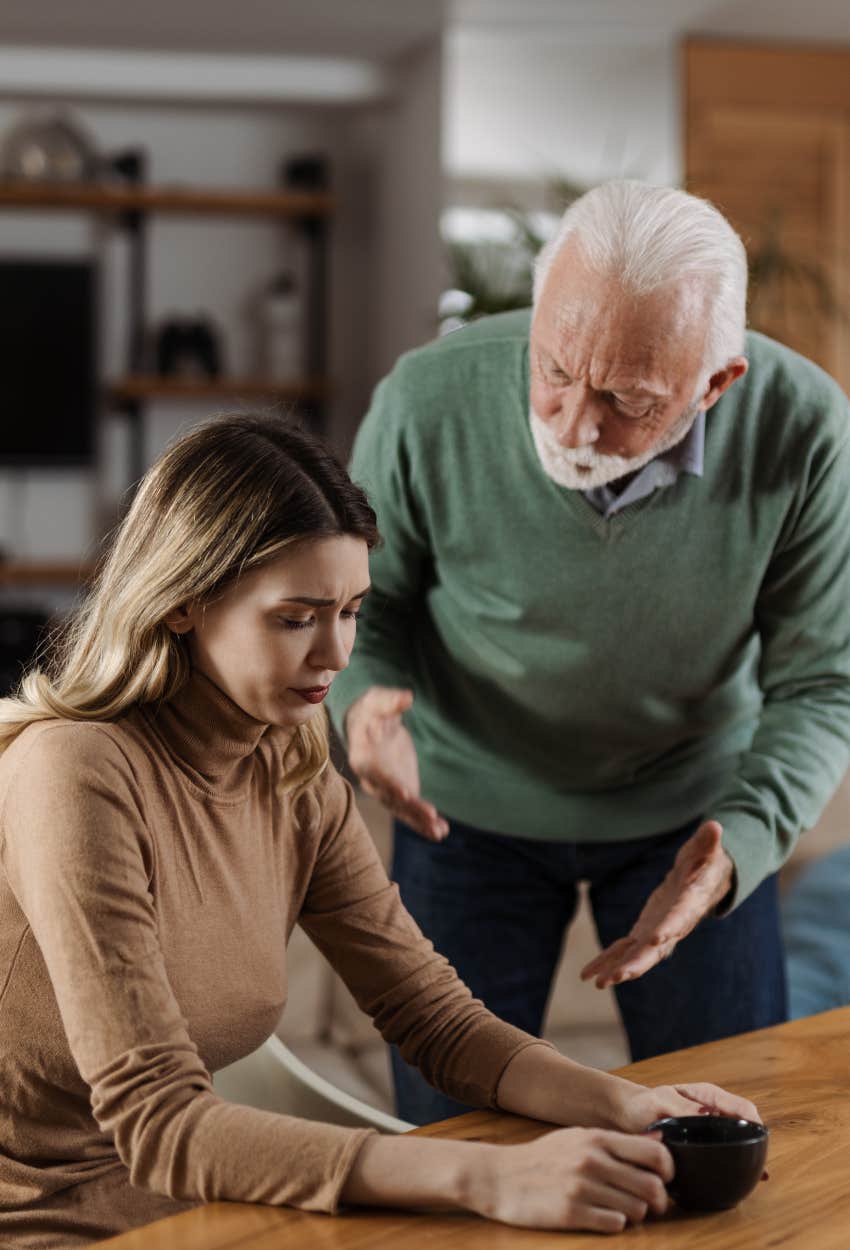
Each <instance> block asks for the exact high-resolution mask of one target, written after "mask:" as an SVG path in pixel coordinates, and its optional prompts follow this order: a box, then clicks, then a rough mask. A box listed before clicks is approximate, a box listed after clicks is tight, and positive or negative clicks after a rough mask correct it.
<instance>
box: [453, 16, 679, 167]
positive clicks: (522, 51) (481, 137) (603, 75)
mask: <svg viewBox="0 0 850 1250" xmlns="http://www.w3.org/2000/svg"><path fill="white" fill-rule="evenodd" d="M444 75H445V93H444V110H443V159H444V167H445V169H446V172H447V174H449V175H450V176H452V177H470V176H473V177H487V176H488V175H489V176H492V177H497V178H500V179H501V178H514V179H528V180H534V181H537V180H543V179H546V178H549V177H551V176H553V175H559V174H560V175H562V176H569V177H575V178H578V179H579V180H581V181H587V182H598V181H601V180H603V179H605V178H610V177H617V176H622V175H634V176H636V177H642V178H646V179H648V180H650V181H656V182H675V181H677V180H678V179H679V177H680V173H681V164H680V155H679V118H678V113H679V104H678V69H677V52H676V45H675V42H674V40H673V38H672V36H668V35H666V34H663V33H659V32H656V33H655V34H654V35H653V36H652V37H651V38H649V37H642V36H641V35H640V34H639V33H638V34H636V33H635V32H634V31H631V32H628V33H625V34H624V35H623V41H622V42H618V41H617V35H616V33H608V34H607V35H606V36H605V37H602V36H600V37H597V38H593V37H589V36H588V35H587V34H585V35H583V36H577V35H576V33H575V32H573V31H571V30H570V27H569V25H568V24H567V21H566V20H565V23H564V25H563V27H562V28H561V29H558V28H557V27H555V26H551V25H550V26H546V27H545V28H544V29H542V30H540V31H537V32H535V30H534V28H533V27H530V28H529V29H527V30H525V31H524V30H522V29H521V28H516V29H513V30H504V29H500V28H498V27H496V28H495V29H493V30H487V29H482V28H460V29H456V30H454V31H452V32H451V33H450V35H449V36H448V37H447V41H446V61H445V67H444Z"/></svg>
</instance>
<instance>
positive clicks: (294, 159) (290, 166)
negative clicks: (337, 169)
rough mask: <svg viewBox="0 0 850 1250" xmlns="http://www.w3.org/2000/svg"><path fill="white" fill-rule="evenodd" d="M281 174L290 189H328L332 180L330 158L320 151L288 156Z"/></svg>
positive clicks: (285, 184)
mask: <svg viewBox="0 0 850 1250" xmlns="http://www.w3.org/2000/svg"><path fill="white" fill-rule="evenodd" d="M281 174H282V176H283V184H284V186H285V187H286V188H287V189H288V190H289V191H326V190H327V189H328V184H329V182H330V176H329V175H330V170H329V165H328V159H327V157H326V156H324V155H322V154H321V153H318V152H315V153H314V152H308V153H304V154H303V155H300V156H290V157H288V158H287V159H286V160H285V161H284V162H283V165H282V166H281Z"/></svg>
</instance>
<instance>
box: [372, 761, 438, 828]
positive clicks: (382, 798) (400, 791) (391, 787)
mask: <svg viewBox="0 0 850 1250" xmlns="http://www.w3.org/2000/svg"><path fill="white" fill-rule="evenodd" d="M360 782H361V784H362V786H363V789H364V790H365V791H366V793H367V794H369V795H371V796H372V798H376V799H378V800H379V802H381V803H383V805H384V807H386V808H388V809H389V810H390V811H391V812H392V814H393V815H394V816H397V817H398V818H399V820H403V821H404V823H405V824H406V825H410V827H411V829H414V830H415V831H416V832H417V833H421V834H422V836H423V837H426V838H428V839H429V840H430V841H432V842H441V841H442V840H443V838H444V837H445V836H446V834H447V833H448V831H449V826H448V823H447V821H445V820H444V819H443V817H442V816H441V815H440V813H439V812H438V811H437V809H436V807H435V806H434V804H433V803H429V802H428V800H427V799H420V798H419V797H418V795H414V794H411V793H410V791H409V790H406V789H405V788H404V786H402V785H400V784H399V783H398V782H396V781H394V780H393V779H392V778H391V777H387V776H386V775H384V774H382V773H369V774H364V775H363V776H361V778H360Z"/></svg>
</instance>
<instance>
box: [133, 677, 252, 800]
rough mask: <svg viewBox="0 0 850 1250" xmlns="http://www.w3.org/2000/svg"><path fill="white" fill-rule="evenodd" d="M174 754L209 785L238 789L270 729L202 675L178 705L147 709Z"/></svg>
mask: <svg viewBox="0 0 850 1250" xmlns="http://www.w3.org/2000/svg"><path fill="white" fill-rule="evenodd" d="M142 710H143V712H144V713H145V715H146V716H147V717H148V718H149V720H150V721H151V722H152V724H153V725H154V727H155V728H156V730H157V731H158V733H159V734H160V736H161V737H162V738H163V739H164V741H165V743H166V745H167V746H168V748H169V749H170V751H171V752H172V753H173V754H174V755H176V756H177V757H178V758H179V759H180V760H182V761H183V762H184V763H186V764H188V765H189V767H190V768H191V769H192V770H194V771H195V772H196V773H199V774H200V775H201V777H202V778H204V780H205V781H206V782H207V783H213V784H216V783H221V782H223V781H225V780H227V781H228V782H230V783H235V784H238V782H239V777H240V775H241V773H242V772H243V771H244V768H240V765H242V766H245V765H249V764H250V760H249V757H250V756H251V755H252V754H253V753H254V751H255V750H256V748H257V745H258V743H259V741H260V739H261V738H262V736H263V734H264V733H265V732H266V730H267V729H268V728H269V726H268V724H266V723H265V722H263V721H258V720H255V719H254V717H253V716H249V715H248V713H247V712H245V711H244V710H243V709H242V708H241V707H239V705H238V704H237V703H234V702H233V700H232V699H231V698H230V697H229V696H228V695H226V694H225V693H224V691H223V690H221V689H220V688H219V687H218V686H216V685H215V683H214V682H212V681H210V679H209V678H208V677H206V676H205V675H204V674H203V673H202V672H200V671H199V670H198V669H193V670H192V672H191V674H190V676H189V680H188V681H187V682H186V684H185V685H184V686H182V687H181V689H180V690H179V691H178V692H177V694H176V695H175V696H174V698H173V699H170V700H169V701H168V702H167V703H161V704H158V705H151V704H148V705H147V706H145V707H144V708H143V709H142Z"/></svg>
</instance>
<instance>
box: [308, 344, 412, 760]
mask: <svg viewBox="0 0 850 1250" xmlns="http://www.w3.org/2000/svg"><path fill="white" fill-rule="evenodd" d="M406 373H407V370H406V367H405V362H404V360H402V361H401V362H400V363H399V364H398V365H397V366H396V368H395V370H394V371H393V373H391V374H390V375H389V377H387V378H385V379H384V381H383V382H381V383H380V385H379V386H378V388H377V390H376V392H375V396H374V400H373V402H372V405H371V407H370V410H369V412H368V414H367V415H366V417H365V419H364V421H363V423H362V425H361V427H360V430H359V431H358V434H357V439H356V441H355V444H354V452H353V457H352V462H351V476H352V478H353V479H354V481H356V482H357V483H358V484H359V485H360V486H362V487H363V489H364V490H365V491H366V493H367V494H368V496H369V501H370V503H371V504H372V507H373V508H374V509H375V512H376V513H377V516H378V527H379V529H380V532H381V538H382V543H381V546H380V548H379V549H378V550H377V551H375V552H373V554H372V557H371V560H370V566H371V575H372V592H371V594H370V595H369V596H368V598H367V599H366V600H365V601H364V603H363V607H362V610H361V613H360V620H359V622H358V627H357V647H356V649H355V651H354V654H353V656H352V660H351V663H350V664H349V666H348V668H347V669H346V670H345V671H344V672H342V673H340V674H339V675H338V677H337V678H336V680H335V681H334V684H333V687H332V688H331V693H330V697H329V700H328V703H329V707H330V711H331V715H332V717H333V720H334V724H335V726H336V728H337V730H338V731H339V733H340V734H341V735H343V736H344V732H343V731H344V721H345V714H346V712H347V711H348V709H349V707H350V706H351V704H352V703H353V702H354V701H355V700H356V699H358V698H359V697H360V695H362V694H364V693H365V692H366V690H368V689H369V688H370V687H371V686H375V685H382V686H409V685H410V684H411V680H412V662H411V646H412V638H413V634H414V632H415V617H416V612H417V611H422V610H424V596H425V593H426V591H427V577H428V568H429V564H430V551H429V539H428V533H427V523H426V520H425V518H424V516H423V513H422V509H421V508H420V506H419V504H418V502H417V499H416V494H415V489H414V484H413V481H412V465H411V453H410V450H409V448H408V446H407V443H406V440H405V437H404V428H405V426H407V428H411V427H412V424H413V423H412V422H403V421H402V419H401V418H402V414H403V413H404V412H405V411H407V408H408V406H410V405H412V404H413V403H414V402H415V401H414V397H413V396H412V395H411V394H409V393H408V387H407V386H406V385H405V377H406Z"/></svg>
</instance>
